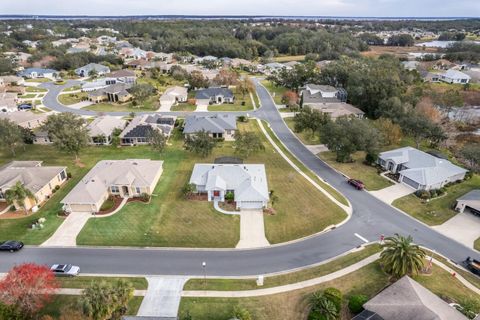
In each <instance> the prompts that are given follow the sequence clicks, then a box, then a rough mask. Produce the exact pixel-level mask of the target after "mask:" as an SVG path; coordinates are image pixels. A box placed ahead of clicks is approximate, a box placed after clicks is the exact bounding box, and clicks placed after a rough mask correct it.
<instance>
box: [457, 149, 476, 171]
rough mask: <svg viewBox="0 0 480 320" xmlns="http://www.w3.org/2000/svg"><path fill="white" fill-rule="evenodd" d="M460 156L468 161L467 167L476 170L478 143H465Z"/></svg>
mask: <svg viewBox="0 0 480 320" xmlns="http://www.w3.org/2000/svg"><path fill="white" fill-rule="evenodd" d="M461 154H462V157H463V158H464V159H465V160H466V161H467V162H468V164H469V167H470V168H471V169H472V170H474V171H476V172H478V171H479V169H480V143H471V144H467V145H465V146H464V147H463V148H462V150H461Z"/></svg>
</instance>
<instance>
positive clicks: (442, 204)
mask: <svg viewBox="0 0 480 320" xmlns="http://www.w3.org/2000/svg"><path fill="white" fill-rule="evenodd" d="M478 186H480V176H479V175H478V174H476V175H474V176H473V177H472V178H471V179H470V180H467V181H463V182H462V183H458V184H454V185H452V186H450V187H448V188H447V193H446V195H444V196H441V197H439V198H437V199H432V200H430V201H429V202H425V201H424V200H421V199H420V198H418V197H417V196H415V195H413V194H411V195H408V196H406V197H403V198H400V199H397V200H395V201H394V202H393V205H394V206H395V207H397V208H399V209H401V210H403V211H405V212H406V213H408V214H410V215H411V216H412V217H414V218H416V219H418V220H420V221H422V222H424V223H426V224H428V225H430V226H435V225H439V224H442V223H444V222H445V221H447V220H449V219H450V218H452V217H453V216H455V215H456V214H457V212H456V211H455V210H453V206H454V205H455V201H456V199H457V198H458V197H460V196H462V195H464V194H465V193H467V192H469V191H471V190H473V189H478ZM477 242H478V241H477Z"/></svg>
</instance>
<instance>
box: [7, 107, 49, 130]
mask: <svg viewBox="0 0 480 320" xmlns="http://www.w3.org/2000/svg"><path fill="white" fill-rule="evenodd" d="M0 119H8V120H10V121H12V122H13V123H16V124H17V125H19V126H20V127H22V128H25V129H35V128H38V127H40V126H41V125H43V123H44V122H45V121H46V120H47V115H46V114H45V113H33V112H30V111H14V112H8V113H0Z"/></svg>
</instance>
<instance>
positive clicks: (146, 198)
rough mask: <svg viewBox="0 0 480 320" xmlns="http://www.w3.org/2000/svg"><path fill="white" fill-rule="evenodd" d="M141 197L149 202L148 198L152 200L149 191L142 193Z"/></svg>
mask: <svg viewBox="0 0 480 320" xmlns="http://www.w3.org/2000/svg"><path fill="white" fill-rule="evenodd" d="M140 198H141V199H142V200H143V201H145V202H147V201H148V200H150V195H149V194H148V193H145V192H144V193H142V194H141V195H140Z"/></svg>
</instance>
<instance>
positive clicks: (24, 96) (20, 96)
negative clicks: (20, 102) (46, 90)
mask: <svg viewBox="0 0 480 320" xmlns="http://www.w3.org/2000/svg"><path fill="white" fill-rule="evenodd" d="M36 96H37V94H36V93H26V94H22V95H19V96H18V97H19V98H20V99H32V98H35V97H36Z"/></svg>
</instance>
